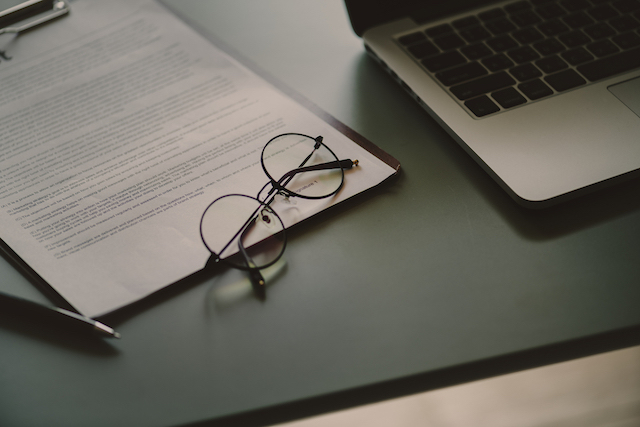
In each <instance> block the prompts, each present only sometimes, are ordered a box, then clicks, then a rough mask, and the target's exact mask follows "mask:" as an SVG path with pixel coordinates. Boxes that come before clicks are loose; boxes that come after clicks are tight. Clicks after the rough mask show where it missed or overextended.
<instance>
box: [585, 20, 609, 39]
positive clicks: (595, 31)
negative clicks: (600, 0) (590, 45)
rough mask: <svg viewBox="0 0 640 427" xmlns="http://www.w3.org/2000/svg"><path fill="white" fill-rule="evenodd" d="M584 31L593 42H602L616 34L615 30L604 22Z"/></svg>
mask: <svg viewBox="0 0 640 427" xmlns="http://www.w3.org/2000/svg"><path fill="white" fill-rule="evenodd" d="M583 31H584V32H585V33H586V34H587V35H588V36H589V37H591V38H592V39H593V40H600V39H604V38H606V37H611V36H612V35H614V34H615V33H616V32H615V30H614V29H613V28H611V27H610V26H608V25H607V24H605V23H604V22H598V23H597V24H594V25H590V26H588V27H585V28H584V29H583Z"/></svg>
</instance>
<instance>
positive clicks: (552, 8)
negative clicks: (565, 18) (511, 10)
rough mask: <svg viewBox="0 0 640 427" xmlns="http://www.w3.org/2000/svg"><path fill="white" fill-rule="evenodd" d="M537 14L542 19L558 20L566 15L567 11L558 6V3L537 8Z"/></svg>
mask: <svg viewBox="0 0 640 427" xmlns="http://www.w3.org/2000/svg"><path fill="white" fill-rule="evenodd" d="M536 13H537V14H538V15H539V16H540V17H542V19H545V20H549V19H553V18H558V17H560V16H562V15H566V14H567V11H566V10H564V9H563V8H561V7H560V6H558V5H557V4H556V3H547V4H544V5H542V6H540V7H538V8H536Z"/></svg>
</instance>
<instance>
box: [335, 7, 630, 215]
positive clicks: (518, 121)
mask: <svg viewBox="0 0 640 427" xmlns="http://www.w3.org/2000/svg"><path fill="white" fill-rule="evenodd" d="M356 3H357V2H356ZM375 3H376V2H369V5H370V6H369V7H375ZM509 3H512V2H504V3H493V4H491V5H486V6H484V7H481V8H479V9H477V10H474V11H473V12H469V11H466V12H463V13H460V14H453V15H449V16H447V17H444V18H440V19H437V20H434V21H428V22H421V23H417V22H416V21H415V20H414V19H412V18H411V17H410V16H405V17H402V16H399V17H398V18H397V19H394V20H392V21H390V22H380V23H377V25H374V26H372V27H370V28H364V29H363V28H356V27H354V28H356V32H359V31H360V32H361V36H362V38H363V41H364V43H365V46H366V48H367V51H368V52H369V53H370V54H371V55H372V56H373V57H374V58H375V59H376V61H377V62H378V63H379V64H381V65H382V66H383V67H384V68H385V69H386V70H387V71H388V72H389V73H390V74H391V75H392V76H393V77H394V78H395V79H396V80H397V81H398V82H399V83H400V84H401V85H402V86H403V87H404V88H405V90H407V91H408V92H409V93H410V94H411V96H413V97H414V98H415V100H416V101H417V102H419V103H420V105H421V106H422V107H423V108H424V109H425V110H426V111H427V112H428V113H429V114H430V115H431V117H433V118H434V119H435V120H437V121H438V123H439V124H440V125H441V126H443V128H444V129H446V130H447V131H448V133H449V134H450V135H451V136H452V137H453V138H454V139H455V140H456V141H457V142H458V143H460V145H461V146H462V147H463V148H464V149H465V150H466V151H467V152H468V153H469V154H470V155H471V156H472V157H473V158H474V159H475V160H476V161H477V162H478V163H479V164H480V165H481V166H482V167H483V168H484V169H485V170H486V171H487V172H488V173H489V174H490V175H491V176H492V177H493V178H494V179H495V180H496V181H497V182H498V183H499V184H500V186H501V187H502V188H504V190H506V191H507V192H508V193H509V194H510V195H511V196H512V197H513V198H514V199H515V200H516V201H518V202H519V203H520V204H522V205H524V206H526V207H532V208H536V207H546V206H549V205H552V204H555V203H558V202H560V201H563V200H566V199H569V198H572V197H575V196H578V195H580V194H582V193H585V192H589V191H593V190H595V189H598V188H600V187H605V186H607V185H610V184H615V183H616V182H618V181H621V180H623V179H625V178H634V177H636V176H638V175H639V171H640V118H639V115H640V105H639V104H640V78H639V77H640V69H638V68H635V69H633V70H630V71H627V72H624V73H618V74H615V75H613V76H610V77H608V78H604V79H601V80H598V81H596V82H590V81H588V80H587V79H585V80H586V84H582V85H579V86H577V87H575V88H571V89H569V90H563V91H562V92H557V91H554V94H552V95H550V96H546V97H543V98H542V99H538V100H532V99H529V98H528V97H527V96H524V100H525V101H526V102H524V103H522V104H520V105H517V106H515V107H510V108H501V106H500V104H499V103H497V102H495V100H493V98H492V94H491V93H488V94H487V95H486V96H487V97H488V98H489V99H491V100H493V101H494V103H495V104H496V105H497V106H498V108H499V111H497V112H493V113H491V114H486V115H482V116H480V117H478V116H477V115H476V114H474V113H473V112H472V111H471V110H469V108H466V107H465V102H466V101H465V100H461V99H459V98H458V97H456V95H454V94H453V93H452V92H451V90H449V89H448V88H447V87H446V86H445V85H443V84H442V83H441V82H440V81H438V79H436V78H434V75H433V73H429V72H428V70H427V69H425V66H424V64H423V63H422V62H421V61H420V60H418V59H416V58H415V57H413V56H412V55H410V54H408V52H407V49H408V47H407V46H406V45H404V44H403V43H404V42H400V40H406V37H408V36H410V35H412V34H415V33H416V32H421V33H422V32H424V31H425V30H428V29H431V28H436V27H439V26H441V25H442V24H451V23H453V22H456V21H458V20H461V19H462V18H466V17H468V16H469V14H470V13H474V14H477V13H482V12H485V11H490V10H493V9H495V8H496V7H501V6H505V5H507V4H509ZM356 6H357V5H356ZM347 8H348V10H349V13H350V15H353V14H355V13H357V10H354V9H355V7H354V5H353V4H349V1H347ZM351 18H352V23H353V21H354V16H351ZM355 18H356V19H357V17H355ZM403 37H405V39H403ZM427 38H429V37H427ZM570 68H572V69H575V68H576V67H573V66H570ZM445 71H446V70H445ZM441 72H442V71H441ZM506 72H507V73H508V70H506ZM634 79H635V80H634ZM514 86H515V87H517V86H518V81H517V80H516V84H515V85H514Z"/></svg>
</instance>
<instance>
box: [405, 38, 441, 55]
mask: <svg viewBox="0 0 640 427" xmlns="http://www.w3.org/2000/svg"><path fill="white" fill-rule="evenodd" d="M407 50H408V51H409V52H411V54H412V55H413V56H414V57H415V58H416V59H423V58H426V57H428V56H432V55H435V54H436V53H439V52H440V49H438V48H437V47H436V46H435V45H434V44H433V43H431V42H430V41H423V42H422V43H418V44H414V45H412V46H409V48H408V49H407Z"/></svg>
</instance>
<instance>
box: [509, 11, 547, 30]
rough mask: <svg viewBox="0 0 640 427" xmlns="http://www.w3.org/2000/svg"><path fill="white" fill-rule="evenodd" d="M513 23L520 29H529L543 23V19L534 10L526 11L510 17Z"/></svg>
mask: <svg viewBox="0 0 640 427" xmlns="http://www.w3.org/2000/svg"><path fill="white" fill-rule="evenodd" d="M510 18H511V22H513V23H514V24H516V25H517V26H518V27H520V28H524V27H528V26H530V25H535V24H537V23H539V22H542V19H541V18H540V17H539V16H538V15H537V14H536V13H535V12H533V11H532V10H525V11H524V12H519V13H515V14H513V15H511V16H510Z"/></svg>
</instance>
